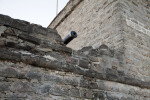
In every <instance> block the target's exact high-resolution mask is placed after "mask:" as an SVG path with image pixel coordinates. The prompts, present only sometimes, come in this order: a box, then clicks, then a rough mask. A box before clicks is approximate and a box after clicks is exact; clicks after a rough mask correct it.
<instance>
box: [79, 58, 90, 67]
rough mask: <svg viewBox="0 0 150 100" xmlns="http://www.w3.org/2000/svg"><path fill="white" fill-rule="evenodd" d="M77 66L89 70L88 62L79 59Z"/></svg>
mask: <svg viewBox="0 0 150 100" xmlns="http://www.w3.org/2000/svg"><path fill="white" fill-rule="evenodd" d="M79 66H80V67H83V68H89V62H88V61H86V60H83V59H79Z"/></svg>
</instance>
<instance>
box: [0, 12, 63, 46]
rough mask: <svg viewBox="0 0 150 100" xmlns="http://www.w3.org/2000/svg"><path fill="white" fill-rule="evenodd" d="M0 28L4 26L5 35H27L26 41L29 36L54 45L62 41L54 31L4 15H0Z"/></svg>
mask: <svg viewBox="0 0 150 100" xmlns="http://www.w3.org/2000/svg"><path fill="white" fill-rule="evenodd" d="M0 26H5V27H6V29H7V30H6V31H7V33H11V34H12V35H15V34H14V33H17V34H18V33H20V35H23V34H22V33H26V34H27V35H28V37H26V38H28V39H29V38H30V36H33V37H38V38H42V39H46V40H48V41H50V42H54V43H59V44H60V43H62V39H61V37H60V35H58V33H57V31H56V30H55V29H50V28H44V27H42V26H40V25H36V24H30V23H29V22H26V21H23V20H19V19H13V18H11V17H9V16H6V15H2V14H0ZM8 28H9V29H8ZM0 34H1V33H0Z"/></svg>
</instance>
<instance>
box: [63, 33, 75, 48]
mask: <svg viewBox="0 0 150 100" xmlns="http://www.w3.org/2000/svg"><path fill="white" fill-rule="evenodd" d="M76 37H77V33H76V32H75V31H71V33H69V34H68V35H67V36H66V37H65V38H64V39H63V42H64V44H66V45H67V44H68V43H69V42H70V41H72V40H73V39H74V38H76Z"/></svg>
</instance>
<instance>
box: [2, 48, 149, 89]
mask: <svg viewBox="0 0 150 100" xmlns="http://www.w3.org/2000/svg"><path fill="white" fill-rule="evenodd" d="M0 59H1V60H4V61H11V62H14V63H19V62H23V63H25V64H29V65H33V66H36V67H41V68H48V69H51V70H56V71H63V72H71V73H75V74H79V75H83V76H86V77H89V78H96V79H101V80H108V81H113V82H118V83H123V84H128V85H132V86H138V87H141V88H148V89H150V84H149V82H144V81H142V80H138V79H135V78H132V77H129V76H127V75H123V76H120V75H119V73H120V72H119V71H117V70H113V69H106V72H102V73H99V72H97V71H94V70H91V69H83V68H81V67H80V66H76V65H71V64H68V63H64V62H59V61H52V60H50V59H46V58H44V57H42V56H39V55H34V54H22V53H20V52H19V53H18V52H13V51H10V50H8V49H5V48H4V49H3V48H1V49H0Z"/></svg>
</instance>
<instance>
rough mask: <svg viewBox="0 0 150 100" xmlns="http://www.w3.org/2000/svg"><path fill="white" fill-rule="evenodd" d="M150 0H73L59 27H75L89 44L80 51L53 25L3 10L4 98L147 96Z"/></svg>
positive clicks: (127, 99) (0, 75) (133, 99)
mask: <svg viewBox="0 0 150 100" xmlns="http://www.w3.org/2000/svg"><path fill="white" fill-rule="evenodd" d="M79 1H80V2H79ZM146 3H147V1H146V2H145V1H144V2H143V1H119V0H107V1H105V0H97V1H96V0H88V1H86V0H73V1H72V0H71V1H70V3H69V4H68V6H66V10H67V9H68V8H71V9H72V5H70V4H75V5H76V6H73V8H74V9H72V10H73V11H72V10H71V11H69V13H70V12H71V13H70V15H67V16H68V17H64V18H65V19H63V20H61V21H62V22H58V23H57V24H58V25H57V26H56V27H57V29H58V31H59V32H60V31H61V33H62V34H63V32H65V33H67V31H68V33H69V30H70V29H72V30H75V31H76V30H77V32H78V33H79V37H78V38H77V40H76V39H75V40H74V41H76V42H74V43H75V44H78V47H79V48H81V47H83V46H89V47H84V48H83V49H80V50H79V51H76V50H72V49H71V48H68V47H66V46H65V45H63V43H62V40H61V38H60V36H59V35H58V34H57V31H56V30H54V29H46V28H43V27H42V26H39V25H34V24H30V23H28V22H26V21H22V20H17V19H12V18H10V17H8V16H4V15H0V99H2V100H7V99H8V100H13V99H14V100H49V99H51V100H84V99H87V100H105V99H108V100H149V99H150V84H149V83H150V76H149V75H150V74H149V57H150V55H149V54H150V53H149V47H150V45H149V36H150V35H149V32H150V31H149V21H148V17H147V16H148V15H147V14H146V13H149V11H148V9H147V4H146ZM89 5H90V6H89ZM137 6H138V7H137ZM67 7H68V8H67ZM141 8H142V9H141ZM141 11H142V12H141ZM62 12H63V11H62ZM85 12H86V16H84V15H85ZM67 13H68V12H67ZM76 13H78V14H76ZM87 13H88V15H87ZM132 13H134V14H135V15H136V16H135V15H134V14H132ZM61 14H62V13H61ZM72 16H73V17H72ZM56 19H58V17H57V18H56ZM70 19H71V20H70ZM91 19H92V20H91ZM93 19H94V20H93ZM1 20H3V21H1ZM81 22H82V23H81ZM78 23H79V24H78ZM68 25H69V26H68ZM72 25H73V26H72ZM61 26H63V28H61ZM66 26H67V27H66ZM64 29H67V31H65V30H64ZM78 40H82V41H78ZM88 41H90V42H88ZM71 44H73V42H72V43H71ZM71 44H70V45H71ZM104 44H105V45H104ZM71 46H74V48H75V49H79V48H78V47H77V46H76V45H71ZM91 46H93V47H94V48H93V47H91Z"/></svg>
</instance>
